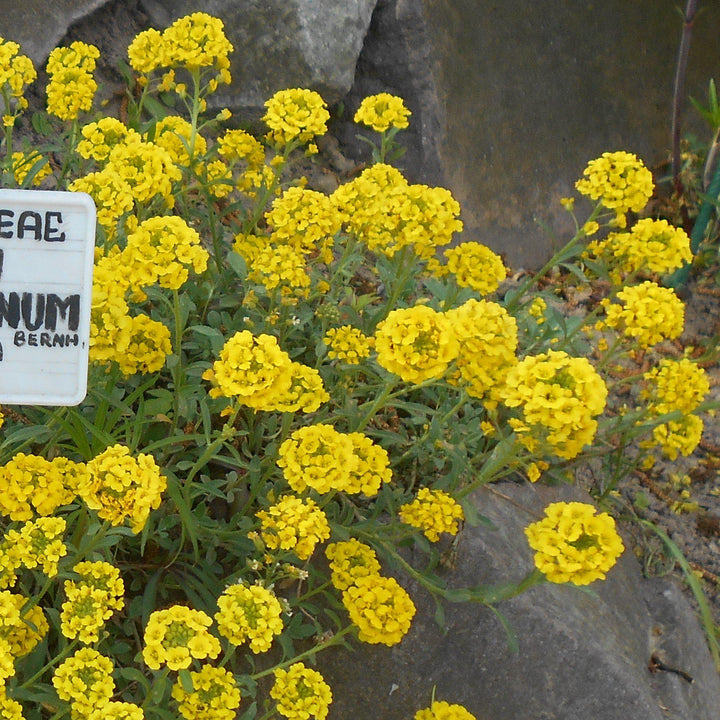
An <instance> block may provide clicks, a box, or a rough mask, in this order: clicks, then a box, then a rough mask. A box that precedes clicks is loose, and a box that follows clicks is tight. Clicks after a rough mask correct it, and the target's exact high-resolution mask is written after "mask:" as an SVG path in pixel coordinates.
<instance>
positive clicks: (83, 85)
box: [46, 41, 100, 120]
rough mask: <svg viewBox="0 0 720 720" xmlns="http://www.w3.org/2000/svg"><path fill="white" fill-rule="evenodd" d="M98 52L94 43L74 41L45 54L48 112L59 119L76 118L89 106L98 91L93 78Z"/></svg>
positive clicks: (88, 108)
mask: <svg viewBox="0 0 720 720" xmlns="http://www.w3.org/2000/svg"><path fill="white" fill-rule="evenodd" d="M99 57H100V51H99V50H98V49H97V48H96V47H95V46H94V45H87V44H86V43H83V42H79V41H76V42H74V43H72V45H70V46H69V47H58V48H55V49H54V50H53V51H52V52H51V53H50V56H49V57H48V61H47V72H48V75H49V76H50V80H49V82H48V85H47V89H46V95H47V111H48V112H49V113H50V114H51V115H55V116H56V117H59V118H60V119H61V120H75V118H77V116H78V115H79V114H80V113H81V112H87V111H88V110H90V108H91V107H92V102H93V98H94V97H95V92H96V91H97V83H96V82H95V79H94V78H93V73H94V72H95V61H96V60H97V58H99Z"/></svg>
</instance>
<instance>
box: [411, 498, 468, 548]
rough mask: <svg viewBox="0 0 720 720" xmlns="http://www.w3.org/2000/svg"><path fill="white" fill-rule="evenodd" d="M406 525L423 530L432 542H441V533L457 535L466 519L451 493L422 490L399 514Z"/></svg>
mask: <svg viewBox="0 0 720 720" xmlns="http://www.w3.org/2000/svg"><path fill="white" fill-rule="evenodd" d="M398 516H399V517H400V520H402V521H403V522H404V523H405V524H406V525H412V527H414V528H417V529H418V530H422V532H423V534H424V535H425V537H426V538H427V539H428V540H430V541H431V542H437V541H438V540H440V533H449V534H450V535H457V533H458V530H459V529H460V522H462V521H463V520H464V519H465V515H464V513H463V509H462V507H461V506H460V504H459V503H458V502H457V501H456V500H455V498H453V496H452V495H450V494H449V493H446V492H443V491H442V490H432V489H430V488H427V487H424V488H420V490H419V491H418V494H417V496H416V498H415V500H413V501H412V502H410V503H405V504H404V505H402V506H401V507H400V510H399V512H398Z"/></svg>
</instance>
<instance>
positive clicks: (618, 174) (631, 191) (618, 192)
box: [575, 151, 654, 227]
mask: <svg viewBox="0 0 720 720" xmlns="http://www.w3.org/2000/svg"><path fill="white" fill-rule="evenodd" d="M575 187H576V189H577V190H578V192H579V193H581V194H582V195H585V196H587V197H589V198H591V199H592V200H598V201H599V202H600V203H602V205H603V206H604V207H606V208H608V209H610V210H614V211H615V221H616V224H617V225H618V226H620V227H625V224H626V220H625V214H626V213H627V212H628V211H630V210H632V211H633V212H640V210H642V209H643V208H644V207H645V205H647V202H648V200H649V199H650V197H651V196H652V194H653V189H654V186H653V178H652V173H651V172H650V171H649V170H648V169H647V168H646V167H645V165H643V162H642V160H640V159H638V157H637V156H636V155H633V154H632V153H629V152H623V151H620V152H606V153H603V154H602V156H601V157H599V158H597V159H596V160H592V161H590V163H588V166H587V167H586V168H585V170H584V171H583V177H582V178H581V179H580V180H578V181H577V182H576V183H575Z"/></svg>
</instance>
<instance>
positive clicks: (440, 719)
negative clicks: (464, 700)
mask: <svg viewBox="0 0 720 720" xmlns="http://www.w3.org/2000/svg"><path fill="white" fill-rule="evenodd" d="M414 720H476V718H475V716H474V715H473V714H472V713H471V712H468V711H467V710H466V709H465V708H464V707H463V706H462V705H451V704H450V703H447V702H445V701H444V700H435V701H434V702H433V704H432V705H431V706H430V707H429V708H425V709H424V710H418V711H417V712H416V713H415V718H414Z"/></svg>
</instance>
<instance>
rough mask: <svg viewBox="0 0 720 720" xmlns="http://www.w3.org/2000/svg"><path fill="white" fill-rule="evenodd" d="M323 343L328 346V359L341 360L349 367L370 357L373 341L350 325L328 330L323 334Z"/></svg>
mask: <svg viewBox="0 0 720 720" xmlns="http://www.w3.org/2000/svg"><path fill="white" fill-rule="evenodd" d="M324 342H325V344H326V345H329V346H330V350H328V357H330V358H332V359H333V360H343V361H345V362H346V363H348V364H349V365H357V364H358V363H359V362H360V361H361V360H363V359H364V358H367V357H370V353H371V352H372V348H373V346H374V345H375V339H374V338H372V337H368V336H367V335H365V334H363V332H362V331H361V330H358V329H357V328H354V327H352V326H351V325H343V326H342V327H339V328H330V330H328V331H327V332H326V333H325V338H324Z"/></svg>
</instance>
